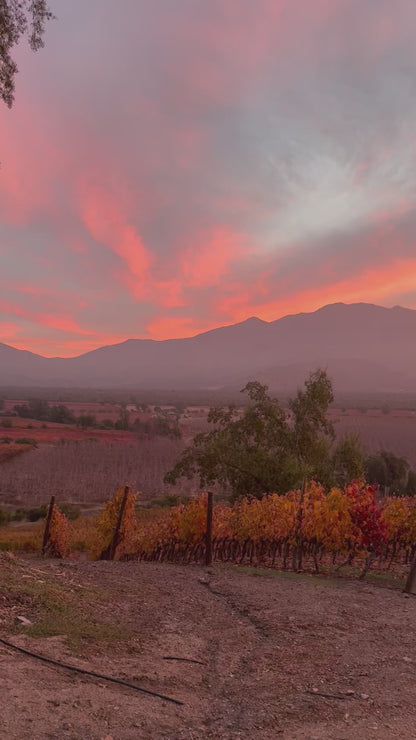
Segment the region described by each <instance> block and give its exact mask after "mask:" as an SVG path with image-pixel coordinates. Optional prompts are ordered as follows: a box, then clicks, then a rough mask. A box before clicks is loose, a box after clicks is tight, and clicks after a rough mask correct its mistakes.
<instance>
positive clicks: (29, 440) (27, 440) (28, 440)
mask: <svg viewBox="0 0 416 740" xmlns="http://www.w3.org/2000/svg"><path fill="white" fill-rule="evenodd" d="M16 444H17V445H32V447H37V446H38V443H37V441H36V439H33V437H19V439H16Z"/></svg>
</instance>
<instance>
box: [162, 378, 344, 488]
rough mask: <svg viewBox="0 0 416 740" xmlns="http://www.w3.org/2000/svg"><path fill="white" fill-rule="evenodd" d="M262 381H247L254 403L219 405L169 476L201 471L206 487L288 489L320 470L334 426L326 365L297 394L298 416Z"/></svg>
mask: <svg viewBox="0 0 416 740" xmlns="http://www.w3.org/2000/svg"><path fill="white" fill-rule="evenodd" d="M267 390H268V389H267V386H265V385H262V384H261V383H259V382H258V381H252V382H250V383H247V385H246V386H245V388H243V390H242V392H244V393H247V394H248V397H249V400H250V402H249V404H248V405H247V406H246V407H245V408H244V410H243V411H242V412H241V411H239V410H238V409H237V408H236V407H235V406H229V407H228V408H213V409H211V410H210V411H209V414H208V421H209V423H210V424H212V425H213V427H214V428H213V429H212V431H210V432H207V433H205V434H198V435H196V437H195V438H194V441H193V444H192V445H191V446H190V447H188V448H187V449H186V450H185V451H184V452H183V454H182V456H181V458H180V459H179V460H178V462H177V463H176V465H175V467H174V468H173V469H172V470H171V471H169V473H168V474H167V475H166V477H165V481H166V482H168V483H175V482H176V481H177V480H178V479H179V478H181V477H187V478H193V477H194V476H198V477H199V484H200V486H201V488H203V487H206V486H210V485H213V484H219V485H220V486H222V487H223V488H224V489H225V490H229V491H231V493H232V495H233V497H238V496H242V495H252V496H257V497H260V496H262V495H263V494H264V493H271V492H276V493H284V492H286V491H287V490H289V489H290V488H292V487H293V486H298V485H300V484H301V482H302V480H303V478H304V477H305V475H309V476H313V475H315V474H316V473H317V472H318V471H319V469H320V467H322V464H323V460H324V458H325V455H326V454H327V451H328V444H329V440H330V439H332V437H333V429H332V426H331V424H330V423H329V422H328V420H327V418H326V411H327V409H328V406H329V404H330V403H331V401H332V398H333V396H332V386H331V381H330V380H329V378H328V376H327V374H326V373H325V372H324V371H323V370H317V371H316V372H315V373H312V374H311V375H310V377H309V379H308V380H307V381H306V383H305V388H304V390H300V391H298V393H297V395H296V396H295V398H293V399H291V401H290V403H289V408H290V410H291V412H292V415H293V419H287V418H286V414H285V412H284V410H283V409H282V408H281V406H280V404H279V401H278V399H277V398H273V397H271V396H269V395H268V393H267Z"/></svg>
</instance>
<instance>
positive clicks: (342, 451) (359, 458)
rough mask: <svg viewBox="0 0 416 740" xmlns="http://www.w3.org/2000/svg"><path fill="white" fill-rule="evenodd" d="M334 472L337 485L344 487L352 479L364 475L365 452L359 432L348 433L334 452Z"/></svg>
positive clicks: (334, 480)
mask: <svg viewBox="0 0 416 740" xmlns="http://www.w3.org/2000/svg"><path fill="white" fill-rule="evenodd" d="M331 462H332V474H333V482H334V483H335V485H337V486H340V487H344V486H346V485H347V483H349V482H350V481H352V480H358V479H359V478H363V477H364V462H365V454H364V449H363V446H362V444H361V440H360V435H359V434H346V435H345V436H344V437H343V438H342V439H340V441H339V442H338V444H337V445H336V446H335V449H334V452H333V454H332V461H331Z"/></svg>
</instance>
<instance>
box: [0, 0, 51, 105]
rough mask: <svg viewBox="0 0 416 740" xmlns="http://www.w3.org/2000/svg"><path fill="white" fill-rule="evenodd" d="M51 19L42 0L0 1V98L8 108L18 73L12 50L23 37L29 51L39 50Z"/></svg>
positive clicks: (11, 103)
mask: <svg viewBox="0 0 416 740" xmlns="http://www.w3.org/2000/svg"><path fill="white" fill-rule="evenodd" d="M51 18H53V15H52V13H51V11H50V10H49V8H48V5H47V2H46V0H0V98H1V99H2V100H3V101H4V103H6V105H7V106H8V107H9V108H11V107H12V105H13V100H14V89H15V76H16V73H17V72H18V69H17V64H16V62H15V61H14V59H13V58H12V50H13V47H14V46H16V44H17V43H18V42H19V41H20V39H21V38H22V36H26V35H27V36H28V38H29V44H30V47H31V49H33V51H37V50H38V49H41V48H42V47H43V46H44V42H43V33H44V30H45V24H46V21H48V20H50V19H51Z"/></svg>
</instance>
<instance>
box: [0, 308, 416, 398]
mask: <svg viewBox="0 0 416 740" xmlns="http://www.w3.org/2000/svg"><path fill="white" fill-rule="evenodd" d="M318 365H319V366H323V367H327V368H328V371H329V372H330V374H331V373H333V375H334V383H335V386H336V387H338V385H339V382H341V388H339V389H346V388H347V387H348V386H349V385H351V390H359V391H362V390H369V389H374V386H377V387H379V388H380V390H388V391H391V390H393V389H394V387H395V386H396V385H397V384H398V385H400V386H403V390H416V310H414V309H410V308H405V307H402V306H394V307H392V308H385V307H382V306H377V305H376V304H369V303H353V304H345V303H341V302H338V303H334V304H327V305H325V306H322V307H320V308H319V309H317V310H316V311H313V312H309V313H308V312H304V313H299V314H288V315H287V316H283V317H281V318H280V319H276V320H274V321H270V322H268V321H264V320H262V319H259V318H258V317H255V316H251V317H249V318H247V319H245V320H244V321H241V322H238V323H236V324H229V325H225V326H222V327H218V328H216V329H210V330H208V331H206V332H202V333H199V334H196V335H194V336H192V337H183V338H176V339H167V340H152V339H134V338H131V339H127V340H124V341H123V342H119V343H117V344H109V345H104V346H102V347H97V348H96V349H93V350H90V351H89V352H85V353H83V354H80V355H76V356H74V357H68V358H63V357H43V356H42V355H37V354H35V353H33V352H30V351H29V350H19V349H17V348H15V347H12V346H10V345H7V344H4V343H0V385H3V386H4V385H8V384H9V385H10V384H13V385H22V386H35V385H37V384H39V385H41V386H63V385H68V386H69V387H86V386H92V387H136V388H164V389H168V388H170V389H185V388H191V389H198V388H205V387H209V386H214V385H215V386H219V387H228V386H234V385H235V384H237V383H241V382H244V380H245V381H247V380H249V379H253V378H258V379H259V380H262V379H265V382H268V383H269V385H270V386H271V387H273V386H276V384H277V385H279V384H280V385H281V386H284V387H290V385H291V383H292V385H293V383H295V381H296V383H298V382H299V376H300V374H301V371H302V372H303V373H304V371H305V368H309V370H312V369H314V367H316V366H318ZM300 380H301V379H300ZM276 387H277V386H276Z"/></svg>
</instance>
